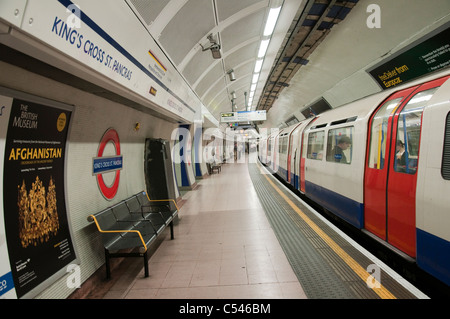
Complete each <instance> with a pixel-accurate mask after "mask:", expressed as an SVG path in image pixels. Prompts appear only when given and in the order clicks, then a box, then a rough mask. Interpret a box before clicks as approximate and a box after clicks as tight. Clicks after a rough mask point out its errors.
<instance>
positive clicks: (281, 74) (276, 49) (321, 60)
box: [126, 0, 450, 127]
mask: <svg viewBox="0 0 450 319" xmlns="http://www.w3.org/2000/svg"><path fill="white" fill-rule="evenodd" d="M126 1H127V3H128V4H129V5H130V8H131V9H133V11H134V12H135V13H136V15H137V16H138V17H139V18H140V20H141V22H142V23H143V25H144V26H145V27H146V28H147V30H148V31H149V33H150V34H151V35H152V37H153V38H154V39H155V40H156V42H157V43H158V44H159V45H160V47H161V48H162V50H163V51H164V52H165V54H166V55H167V57H168V58H169V60H170V61H171V63H172V64H173V65H174V66H175V67H176V68H177V70H178V71H179V73H180V74H181V75H182V76H183V77H184V79H185V80H186V82H187V83H188V84H189V85H190V87H191V88H192V89H193V91H194V92H195V93H196V94H197V96H198V97H199V98H200V100H201V101H202V103H203V104H204V105H205V107H206V108H207V109H208V110H209V112H210V113H211V114H212V115H213V116H214V117H215V118H216V119H218V120H219V119H220V113H221V112H230V111H235V110H238V111H242V110H245V109H246V106H248V109H252V110H254V109H262V110H267V111H269V110H270V112H269V113H268V121H267V123H265V124H266V125H270V126H272V127H273V126H277V127H279V126H283V125H286V120H287V119H289V118H292V117H294V118H296V119H301V118H302V117H304V116H303V115H302V113H301V111H302V110H304V109H305V108H307V107H308V104H309V103H312V102H314V100H317V99H320V98H322V97H324V96H325V97H326V99H327V101H328V103H329V104H330V105H331V107H336V106H339V105H341V104H342V103H345V102H349V101H351V100H354V99H357V98H360V97H362V96H364V95H368V94H371V93H374V92H375V91H377V90H379V88H378V87H377V86H376V85H375V83H374V82H373V81H372V80H371V79H370V78H368V77H367V74H365V72H364V70H365V68H367V66H368V65H370V64H371V63H375V62H378V61H380V59H382V58H385V57H386V56H389V54H391V53H392V52H393V51H396V50H397V49H400V47H402V46H405V45H407V44H408V43H410V42H411V41H413V40H414V39H415V38H416V37H417V36H419V35H422V34H426V33H427V32H429V31H430V29H432V28H434V27H435V25H438V24H442V23H444V21H448V18H449V12H450V2H449V1H448V0H430V1H416V0H396V1H392V0H377V1H370V0H348V1H346V0H157V1H153V0H126ZM373 2H376V3H377V5H378V7H379V8H380V12H381V23H382V25H381V28H376V29H373V28H369V27H368V25H367V19H368V16H369V15H370V12H369V11H368V8H369V7H368V6H369V5H371V3H373ZM280 6H281V11H280V13H279V18H278V20H277V23H276V26H275V29H274V32H273V34H272V35H271V36H265V35H264V28H265V25H266V21H267V18H268V15H269V12H270V9H271V8H277V7H280ZM368 12H369V13H368ZM344 20H345V21H344ZM337 24H339V25H337ZM266 39H269V40H270V43H269V46H268V49H267V53H266V55H265V57H264V60H263V65H262V68H261V71H260V73H259V78H258V80H257V85H256V90H255V93H254V96H253V98H252V96H251V95H252V94H253V93H251V85H252V82H253V81H254V80H255V78H254V74H255V64H256V62H257V59H258V58H257V56H258V51H259V49H260V45H261V42H262V41H263V40H266ZM216 45H218V46H220V53H219V56H215V57H214V55H213V54H212V53H213V50H211V47H214V48H215V47H216ZM230 70H233V71H234V75H235V80H234V81H230V75H229V71H230ZM345 86H347V87H345ZM349 91H350V94H348V92H349ZM352 91H355V92H352ZM233 92H234V93H235V97H236V98H235V100H234V102H235V106H236V108H234V107H233V105H234V104H233V101H232V99H233ZM343 92H345V94H344V93H343ZM249 98H250V102H251V103H249ZM251 98H252V99H253V101H251Z"/></svg>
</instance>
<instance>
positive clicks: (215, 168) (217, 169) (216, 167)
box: [211, 163, 222, 173]
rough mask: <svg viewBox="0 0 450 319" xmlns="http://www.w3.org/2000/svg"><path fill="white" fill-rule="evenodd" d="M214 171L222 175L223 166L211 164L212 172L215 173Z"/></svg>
mask: <svg viewBox="0 0 450 319" xmlns="http://www.w3.org/2000/svg"><path fill="white" fill-rule="evenodd" d="M214 170H216V171H217V173H220V171H221V170H222V164H220V163H214V164H211V172H212V173H213V172H214Z"/></svg>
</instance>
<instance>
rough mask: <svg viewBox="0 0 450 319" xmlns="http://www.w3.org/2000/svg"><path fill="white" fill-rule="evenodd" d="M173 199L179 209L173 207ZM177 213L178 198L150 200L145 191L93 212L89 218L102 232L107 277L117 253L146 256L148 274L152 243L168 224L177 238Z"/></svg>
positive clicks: (128, 255) (121, 255)
mask: <svg viewBox="0 0 450 319" xmlns="http://www.w3.org/2000/svg"><path fill="white" fill-rule="evenodd" d="M171 202H173V203H174V206H175V207H176V209H171V205H170V203H171ZM177 215H178V207H177V206H176V203H175V201H173V200H171V199H167V200H149V199H148V196H147V194H146V192H145V191H143V192H139V193H137V194H135V195H133V196H131V197H129V198H127V199H125V200H123V201H121V202H119V203H117V204H115V205H113V206H111V207H108V208H106V209H103V210H102V211H100V212H98V213H96V214H93V215H90V216H89V217H88V221H90V222H95V224H96V226H97V229H98V230H99V232H100V233H101V235H102V242H103V246H104V249H105V263H106V276H107V278H110V277H111V271H110V258H115V257H143V258H144V268H145V277H148V256H147V250H148V247H149V246H150V245H151V244H152V242H153V241H154V240H155V239H156V238H157V237H158V236H159V235H160V234H161V233H162V232H163V231H164V230H165V229H166V227H167V226H169V227H170V235H171V239H173V238H174V233H173V220H174V218H175V217H176V216H177ZM136 249H137V250H138V251H137V252H136V251H135V250H136ZM124 250H131V252H124Z"/></svg>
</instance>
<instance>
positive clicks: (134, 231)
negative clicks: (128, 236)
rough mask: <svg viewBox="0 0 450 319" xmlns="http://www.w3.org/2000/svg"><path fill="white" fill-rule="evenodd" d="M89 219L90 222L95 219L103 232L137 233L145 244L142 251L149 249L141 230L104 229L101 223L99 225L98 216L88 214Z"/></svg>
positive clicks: (98, 227)
mask: <svg viewBox="0 0 450 319" xmlns="http://www.w3.org/2000/svg"><path fill="white" fill-rule="evenodd" d="M88 221H90V222H92V221H94V222H95V225H97V229H98V231H99V232H101V233H137V234H138V236H139V238H140V240H141V242H142V246H143V249H142V251H141V252H142V253H144V252H146V251H147V245H146V244H145V241H144V238H143V237H142V235H141V232H140V231H139V230H125V229H124V230H103V229H102V228H101V227H100V225H99V223H98V221H97V218H95V216H94V215H89V216H88Z"/></svg>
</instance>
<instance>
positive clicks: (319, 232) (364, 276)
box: [263, 174, 397, 299]
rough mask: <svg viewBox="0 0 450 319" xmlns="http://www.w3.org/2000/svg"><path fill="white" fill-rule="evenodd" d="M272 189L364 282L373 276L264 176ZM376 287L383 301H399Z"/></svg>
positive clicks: (380, 286)
mask: <svg viewBox="0 0 450 319" xmlns="http://www.w3.org/2000/svg"><path fill="white" fill-rule="evenodd" d="M263 175H264V177H265V178H266V179H267V181H268V182H269V183H270V184H271V185H272V187H273V188H274V189H275V190H276V191H277V192H278V194H280V196H281V197H282V198H283V199H284V200H285V201H286V202H287V203H288V204H289V205H290V206H291V207H292V209H294V211H295V212H296V213H297V214H298V215H299V216H300V217H301V218H302V219H303V220H304V221H305V222H306V223H307V224H308V225H309V226H310V227H311V228H312V229H313V230H314V231H315V232H316V233H317V235H319V236H320V237H321V238H322V239H323V240H324V241H325V242H326V243H327V244H328V246H330V248H331V249H333V251H334V252H335V253H336V254H337V255H338V256H339V257H341V259H342V260H343V261H344V262H345V263H346V264H347V265H348V266H349V267H350V268H351V269H352V270H353V271H354V272H355V273H356V274H357V275H358V276H359V277H360V278H361V279H362V280H363V281H364V282H366V281H367V279H368V278H369V277H370V276H371V274H369V273H368V272H367V271H366V270H365V269H364V268H363V267H361V265H359V264H358V263H357V262H356V261H355V260H354V259H353V258H352V257H351V256H350V255H349V254H347V253H346V252H345V251H344V250H343V249H342V248H341V247H340V246H339V245H338V244H337V243H336V242H335V241H334V240H333V239H331V238H330V237H329V236H328V235H327V234H326V233H325V232H324V231H323V230H322V229H320V227H319V226H317V225H316V224H315V223H314V222H313V221H312V220H311V219H310V218H309V217H308V216H307V215H306V214H305V213H303V212H302V210H301V209H300V208H298V207H297V205H295V204H294V203H293V202H292V201H291V200H290V199H289V198H288V197H287V196H286V195H285V194H284V193H283V192H282V191H281V190H280V189H279V188H278V187H277V186H276V185H275V184H274V183H273V182H272V181H271V180H270V179H269V177H267V176H266V175H267V174H263ZM373 280H374V284H373V286H374V287H379V288H372V289H373V290H374V292H375V293H377V294H378V296H380V297H381V298H382V299H397V298H396V297H395V296H394V295H393V294H392V293H391V292H390V291H389V290H387V289H386V288H385V287H384V286H383V285H381V283H379V282H378V281H377V280H376V279H375V278H373Z"/></svg>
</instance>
